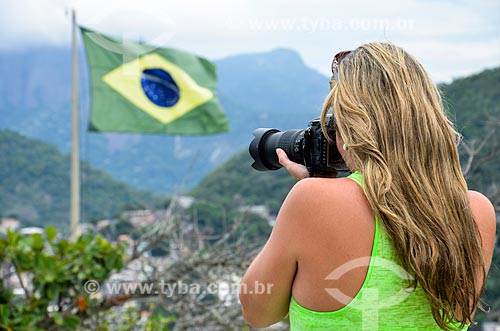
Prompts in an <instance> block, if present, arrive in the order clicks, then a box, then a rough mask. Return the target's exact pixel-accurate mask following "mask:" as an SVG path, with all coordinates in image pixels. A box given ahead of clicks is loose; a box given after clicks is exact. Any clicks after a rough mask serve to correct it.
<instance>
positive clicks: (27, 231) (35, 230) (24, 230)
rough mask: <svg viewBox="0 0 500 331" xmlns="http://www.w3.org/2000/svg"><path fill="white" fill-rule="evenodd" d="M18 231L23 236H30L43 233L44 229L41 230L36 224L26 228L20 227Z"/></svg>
mask: <svg viewBox="0 0 500 331" xmlns="http://www.w3.org/2000/svg"><path fill="white" fill-rule="evenodd" d="M19 233H20V234H22V235H25V236H31V235H33V234H36V233H38V234H42V235H43V234H44V233H45V231H44V230H43V228H40V227H37V226H31V227H27V228H22V229H21V230H19Z"/></svg>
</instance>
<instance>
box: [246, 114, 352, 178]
mask: <svg viewBox="0 0 500 331" xmlns="http://www.w3.org/2000/svg"><path fill="white" fill-rule="evenodd" d="M326 120H327V123H326V125H327V129H328V132H329V133H330V134H331V135H332V136H334V135H335V129H334V125H333V123H332V122H333V120H332V118H331V115H329V116H328V117H327V119H326ZM253 135H254V136H255V138H254V139H253V140H252V142H251V143H250V146H249V152H250V155H251V156H252V158H253V159H254V161H255V162H254V163H253V164H252V167H253V168H254V169H256V170H259V171H266V170H277V169H279V168H281V164H280V163H279V161H278V156H277V155H276V149H277V148H281V149H283V150H284V151H285V153H286V154H287V156H288V158H289V159H290V160H291V161H293V162H296V163H300V164H303V165H305V166H306V167H307V170H308V172H309V175H310V176H311V177H329V176H330V175H331V174H333V173H337V172H339V171H349V168H348V167H347V165H346V164H345V162H344V160H343V159H342V156H341V155H340V153H339V151H338V149H337V146H336V145H335V144H330V143H329V142H328V139H327V138H326V137H325V136H324V134H323V131H322V130H321V122H320V120H319V118H315V119H313V120H311V121H309V124H308V126H307V128H305V129H302V130H287V131H279V130H277V129H268V128H259V129H256V130H254V132H253Z"/></svg>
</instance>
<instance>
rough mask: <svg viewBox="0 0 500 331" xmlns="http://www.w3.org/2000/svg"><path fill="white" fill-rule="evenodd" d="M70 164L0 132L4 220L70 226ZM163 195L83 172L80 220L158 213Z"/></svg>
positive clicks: (42, 146)
mask: <svg viewBox="0 0 500 331" xmlns="http://www.w3.org/2000/svg"><path fill="white" fill-rule="evenodd" d="M69 177H70V158H69V156H68V155H63V154H61V153H60V152H59V151H58V150H57V148H56V147H54V146H53V145H50V144H48V143H45V142H41V141H38V140H35V139H33V138H28V137H25V136H22V135H20V134H18V133H16V132H13V131H10V130H0V216H3V217H9V216H11V217H15V218H17V219H19V220H20V221H21V222H22V224H23V225H25V226H26V225H36V226H45V225H49V224H52V225H55V226H57V227H59V228H61V227H62V228H64V227H65V225H67V224H68V223H69V204H70V203H69V197H70V194H69V192H70V186H69V183H70V180H69ZM161 202H162V198H161V197H160V196H159V195H154V194H152V193H150V192H145V191H139V190H136V189H132V188H130V187H129V186H127V185H126V184H124V183H122V182H118V181H116V180H114V179H113V178H112V177H111V176H110V175H109V174H107V173H105V172H103V171H100V170H95V169H93V168H92V167H91V166H90V165H88V164H87V163H85V162H83V163H82V166H81V210H82V220H90V219H94V218H111V217H115V216H117V215H118V213H119V212H120V211H122V210H123V209H125V208H134V207H135V208H140V207H155V206H156V205H159V204H160V203H161Z"/></svg>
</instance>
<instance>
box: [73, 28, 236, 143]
mask: <svg viewBox="0 0 500 331" xmlns="http://www.w3.org/2000/svg"><path fill="white" fill-rule="evenodd" d="M80 30H81V32H82V36H83V42H84V44H85V50H86V53H87V60H88V65H89V70H90V77H91V98H92V105H91V115H90V122H89V130H90V131H105V132H144V133H166V134H178V135H205V134H214V133H220V132H225V131H228V130H229V124H228V120H227V117H226V115H225V114H224V112H223V111H222V108H221V106H220V105H219V102H218V99H217V95H216V93H215V88H216V80H217V78H216V73H215V65H214V64H213V63H212V62H210V61H208V60H206V59H204V58H200V57H197V56H195V55H193V54H190V53H186V52H183V51H179V50H175V49H166V48H157V47H153V46H150V45H145V44H140V43H134V42H130V41H122V40H118V39H115V38H112V37H109V36H106V35H103V34H101V33H99V32H95V31H91V30H88V29H85V28H82V27H80Z"/></svg>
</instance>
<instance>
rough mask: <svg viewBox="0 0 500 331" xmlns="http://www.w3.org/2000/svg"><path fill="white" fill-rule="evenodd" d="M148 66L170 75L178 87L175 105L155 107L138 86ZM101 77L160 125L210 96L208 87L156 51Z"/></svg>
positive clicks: (211, 93) (191, 108)
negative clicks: (201, 84) (197, 81)
mask: <svg viewBox="0 0 500 331" xmlns="http://www.w3.org/2000/svg"><path fill="white" fill-rule="evenodd" d="M148 69H160V70H163V71H165V72H167V73H168V74H169V75H170V77H171V78H172V80H173V82H174V84H175V85H176V88H178V95H179V99H178V101H177V102H175V104H173V105H172V106H169V107H165V106H159V105H157V104H155V103H154V102H153V101H151V100H150V98H148V96H147V95H146V94H145V91H144V89H143V86H142V85H141V78H142V75H143V72H145V70H148ZM102 80H103V81H104V82H105V83H106V84H108V85H109V86H110V87H111V88H112V89H114V90H115V91H116V92H118V93H119V94H120V95H122V96H123V97H124V98H126V99H127V100H128V101H130V102H131V103H133V104H134V105H135V106H136V107H138V108H139V109H141V110H143V111H144V112H146V113H148V114H149V115H151V116H152V117H154V118H156V119H157V120H158V121H160V122H162V123H164V124H166V123H170V122H173V121H174V120H176V119H178V118H179V117H181V116H183V115H185V114H187V113H188V112H190V111H191V110H193V109H195V108H196V107H198V106H200V105H202V104H204V103H206V102H207V101H209V100H210V99H212V98H213V96H214V95H213V92H212V91H211V90H209V89H207V88H205V87H202V86H200V85H198V84H197V83H196V81H194V80H193V79H192V78H191V76H190V75H188V74H187V73H186V72H185V71H184V70H182V69H181V68H179V67H178V66H176V65H175V64H173V63H172V62H170V61H168V60H167V59H165V58H164V57H162V56H160V55H159V54H156V53H151V54H148V55H145V56H142V57H139V58H137V59H135V60H133V61H130V62H128V63H125V64H123V65H121V66H119V67H117V68H115V69H113V70H112V71H110V72H109V73H107V74H106V75H104V76H103V77H102Z"/></svg>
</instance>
